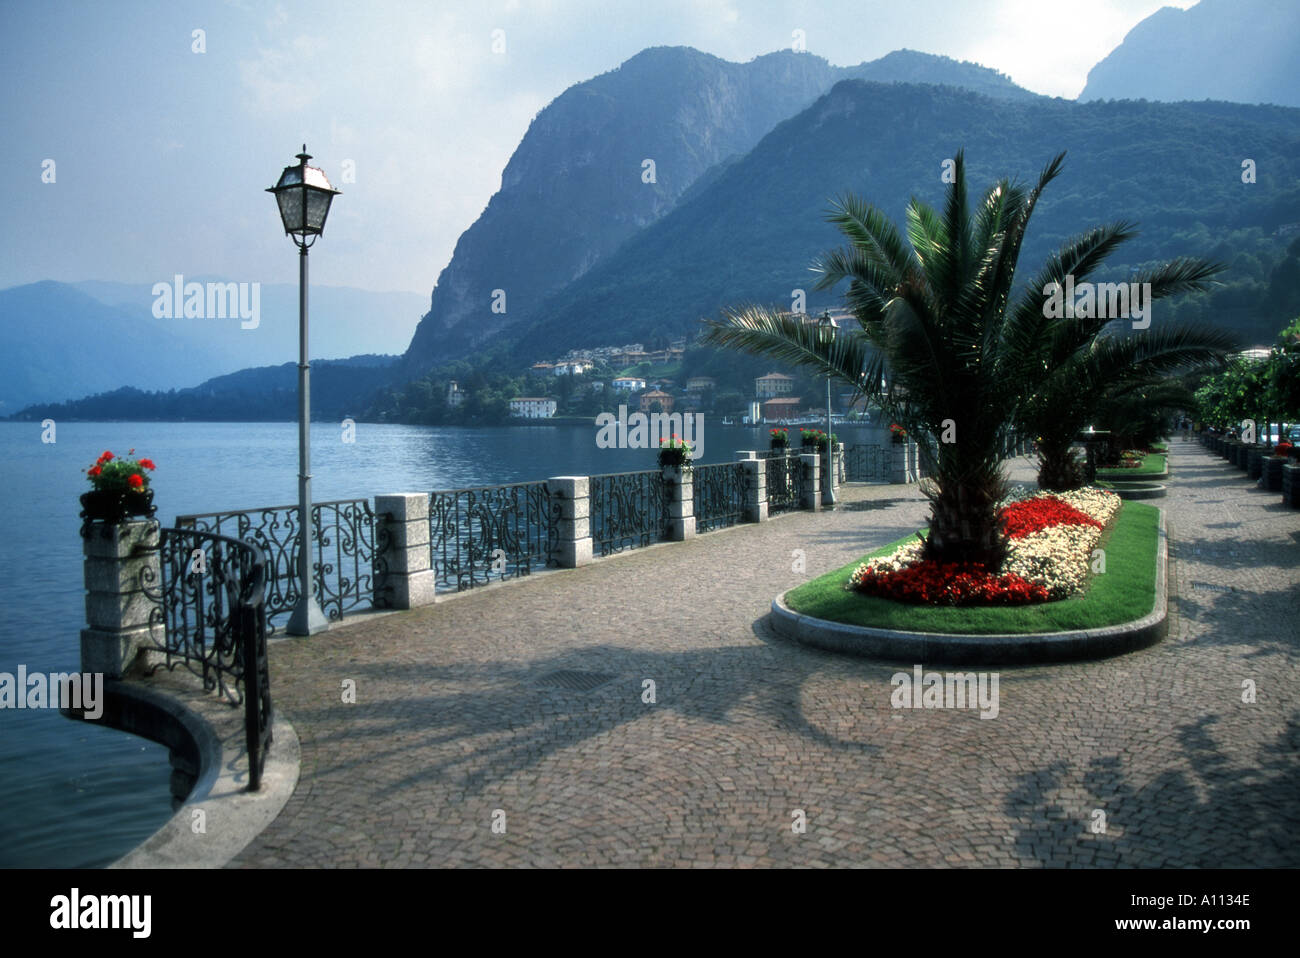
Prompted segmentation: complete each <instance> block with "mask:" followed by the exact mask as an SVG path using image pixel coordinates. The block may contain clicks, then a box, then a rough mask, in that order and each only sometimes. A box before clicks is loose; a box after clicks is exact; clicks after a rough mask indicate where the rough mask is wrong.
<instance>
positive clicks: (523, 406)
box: [510, 396, 555, 419]
mask: <svg viewBox="0 0 1300 958" xmlns="http://www.w3.org/2000/svg"><path fill="white" fill-rule="evenodd" d="M510 415H512V416H517V417H519V418H521V419H550V418H551V417H552V416H554V415H555V400H554V399H546V398H544V397H541V396H520V397H519V398H517V399H512V400H510Z"/></svg>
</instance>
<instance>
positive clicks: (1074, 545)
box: [849, 489, 1120, 599]
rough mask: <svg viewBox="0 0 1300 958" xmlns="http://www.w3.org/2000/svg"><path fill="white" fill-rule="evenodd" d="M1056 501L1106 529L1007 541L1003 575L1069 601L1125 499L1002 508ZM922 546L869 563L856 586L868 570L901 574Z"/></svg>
mask: <svg viewBox="0 0 1300 958" xmlns="http://www.w3.org/2000/svg"><path fill="white" fill-rule="evenodd" d="M1040 497H1042V498H1051V497H1054V498H1056V499H1058V500H1060V501H1061V502H1064V503H1065V504H1066V505H1069V506H1071V507H1073V508H1075V509H1078V510H1079V511H1080V512H1082V513H1083V514H1084V515H1086V516H1087V517H1088V518H1090V519H1094V520H1096V521H1097V522H1100V523H1101V525H1102V527H1103V528H1102V529H1098V528H1095V527H1094V526H1090V525H1054V526H1048V527H1047V528H1045V529H1040V530H1039V531H1037V532H1032V533H1030V534H1028V535H1024V536H1020V537H1019V538H1015V539H1010V540H1008V542H1007V558H1006V562H1005V563H1003V566H1002V569H1001V570H1000V572H1001V573H1007V572H1013V573H1015V574H1016V575H1019V576H1020V577H1022V578H1024V579H1027V580H1028V581H1030V582H1037V583H1039V584H1040V585H1042V586H1043V587H1044V588H1046V589H1047V591H1048V593H1049V594H1050V595H1051V598H1052V599H1064V598H1066V597H1068V596H1071V595H1077V594H1079V593H1081V592H1082V591H1083V590H1084V587H1085V586H1086V585H1087V582H1088V572H1089V570H1090V568H1091V563H1090V560H1091V558H1092V550H1093V549H1095V548H1096V546H1097V543H1098V541H1100V539H1101V534H1102V531H1103V529H1104V528H1105V527H1106V526H1108V525H1109V524H1110V522H1111V520H1112V519H1113V518H1114V517H1115V514H1116V513H1118V512H1119V507H1120V498H1119V496H1117V495H1115V493H1113V492H1107V491H1105V490H1104V489H1075V490H1073V491H1071V492H1057V493H1051V494H1050V496H1049V495H1048V494H1046V493H1035V494H1032V495H1020V496H1017V495H1016V494H1015V493H1013V494H1012V495H1011V496H1008V498H1007V500H1006V501H1005V502H1004V503H1003V505H1004V506H1006V505H1009V504H1011V503H1012V502H1018V501H1025V500H1028V499H1036V498H1040ZM921 548H922V547H921V541H920V540H919V539H914V540H912V541H911V542H907V543H905V544H903V545H902V546H899V547H898V548H897V549H895V550H894V551H893V552H891V553H890V554H889V555H886V556H880V557H879V558H876V559H871V560H870V561H868V562H864V563H862V564H861V565H859V566H858V567H857V569H855V570H854V572H853V575H852V577H851V578H850V580H849V581H850V584H851V585H857V584H858V583H859V582H860V581H861V579H862V577H863V575H865V574H866V572H867V571H868V570H869V569H874V570H875V571H876V572H877V573H885V572H898V571H899V570H901V569H905V568H907V567H908V566H910V565H912V564H913V563H916V562H919V561H920V560H921Z"/></svg>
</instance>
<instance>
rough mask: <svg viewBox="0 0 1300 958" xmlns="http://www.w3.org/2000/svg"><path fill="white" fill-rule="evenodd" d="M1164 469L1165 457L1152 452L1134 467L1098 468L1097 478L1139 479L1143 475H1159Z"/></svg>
mask: <svg viewBox="0 0 1300 958" xmlns="http://www.w3.org/2000/svg"><path fill="white" fill-rule="evenodd" d="M1164 471H1165V457H1164V456H1162V455H1156V454H1152V455H1150V456H1147V457H1146V458H1145V459H1143V460H1142V465H1140V466H1138V467H1137V468H1136V469H1098V470H1097V478H1098V479H1141V478H1143V477H1144V476H1150V475H1159V474H1160V473H1162V472H1164Z"/></svg>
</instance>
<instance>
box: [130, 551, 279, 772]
mask: <svg viewBox="0 0 1300 958" xmlns="http://www.w3.org/2000/svg"><path fill="white" fill-rule="evenodd" d="M142 578H143V579H144V581H142V582H141V587H142V589H143V591H144V593H145V595H146V596H148V597H149V598H150V599H151V600H152V601H153V603H154V605H153V608H152V609H150V612H149V636H150V640H149V644H150V646H151V647H152V649H153V651H154V652H155V653H161V656H160V658H161V661H155V662H153V664H152V665H151V667H150V671H151V672H154V671H157V670H158V669H160V668H165V669H167V670H169V671H170V670H172V669H174V668H175V667H176V666H178V665H184V666H185V667H186V668H187V669H189V670H190V671H191V672H193V673H194V674H195V675H197V676H199V677H200V678H201V679H202V681H203V687H204V689H206V690H208V691H216V692H218V693H219V694H221V695H222V696H224V697H226V698H227V699H228V700H229V701H230V702H231V703H232V704H235V705H238V704H240V703H241V702H242V703H243V705H244V731H245V739H246V745H247V748H248V762H249V773H248V787H249V790H250V791H257V789H258V787H259V785H260V784H261V779H262V770H263V767H264V765H265V762H266V753H267V750H268V749H269V748H270V745H271V722H272V718H273V710H272V706H271V678H270V672H269V669H268V667H267V656H266V636H267V614H266V602H265V598H266V591H265V589H266V585H267V565H266V557H265V556H264V554H263V553H262V550H261V549H259V548H258V547H257V546H256V545H253V544H252V543H250V542H244V541H240V540H237V539H233V538H231V537H229V536H223V535H216V534H214V533H211V532H204V531H200V530H196V529H193V528H187V529H161V530H160V531H159V542H158V574H157V577H156V578H155V577H154V574H153V570H152V567H146V569H145V572H144V573H143V576H142Z"/></svg>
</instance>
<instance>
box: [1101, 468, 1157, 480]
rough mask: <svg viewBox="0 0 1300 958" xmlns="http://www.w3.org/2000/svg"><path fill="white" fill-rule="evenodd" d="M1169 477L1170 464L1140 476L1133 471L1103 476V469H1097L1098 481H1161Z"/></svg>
mask: <svg viewBox="0 0 1300 958" xmlns="http://www.w3.org/2000/svg"><path fill="white" fill-rule="evenodd" d="M1168 478H1169V467H1168V466H1165V468H1164V469H1162V470H1161V471H1160V472H1144V473H1143V474H1142V475H1140V476H1139V475H1134V474H1133V473H1129V474H1128V475H1124V473H1122V472H1121V473H1119V474H1118V475H1109V474H1108V475H1104V476H1103V475H1102V470H1100V469H1098V470H1097V481H1098V482H1160V481H1161V480H1164V479H1168Z"/></svg>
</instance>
